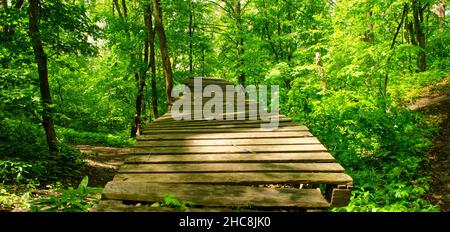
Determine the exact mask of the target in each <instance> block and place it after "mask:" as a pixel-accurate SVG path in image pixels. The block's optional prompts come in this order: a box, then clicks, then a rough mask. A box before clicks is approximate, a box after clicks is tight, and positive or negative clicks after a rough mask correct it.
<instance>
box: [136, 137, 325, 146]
mask: <svg viewBox="0 0 450 232" xmlns="http://www.w3.org/2000/svg"><path fill="white" fill-rule="evenodd" d="M282 144H286V145H288V144H320V142H319V140H318V139H317V138H315V137H307V138H270V139H254V138H253V139H220V140H212V139H204V140H198V139H192V140H188V139H180V140H162V141H137V143H135V144H134V147H180V146H236V145H282Z"/></svg>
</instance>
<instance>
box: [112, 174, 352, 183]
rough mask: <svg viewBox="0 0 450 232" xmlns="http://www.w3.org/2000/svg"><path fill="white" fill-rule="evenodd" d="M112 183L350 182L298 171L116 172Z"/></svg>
mask: <svg viewBox="0 0 450 232" xmlns="http://www.w3.org/2000/svg"><path fill="white" fill-rule="evenodd" d="M113 180H114V181H128V182H152V183H174V184H175V183H179V184H181V183H183V184H224V185H258V184H349V183H351V182H352V178H351V177H350V176H348V175H347V174H344V173H302V172H264V173H260V172H234V173H132V174H125V173H119V174H117V175H116V176H115V177H114V179H113Z"/></svg>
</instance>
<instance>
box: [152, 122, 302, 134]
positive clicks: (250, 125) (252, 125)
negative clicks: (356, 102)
mask: <svg viewBox="0 0 450 232" xmlns="http://www.w3.org/2000/svg"><path fill="white" fill-rule="evenodd" d="M262 124H266V125H269V124H270V122H264V123H259V124H258V123H242V124H237V123H234V124H217V125H214V124H212V125H189V124H187V125H183V124H174V125H159V126H150V127H148V128H147V129H145V130H144V132H145V131H156V130H179V129H183V130H185V129H228V128H261V125H262ZM296 126H298V128H302V129H304V128H303V127H301V126H299V125H298V124H297V123H293V122H280V123H279V124H278V127H280V128H284V127H296Z"/></svg>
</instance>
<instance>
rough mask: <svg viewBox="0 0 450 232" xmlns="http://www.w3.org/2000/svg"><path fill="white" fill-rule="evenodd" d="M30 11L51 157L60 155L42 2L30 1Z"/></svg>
mask: <svg viewBox="0 0 450 232" xmlns="http://www.w3.org/2000/svg"><path fill="white" fill-rule="evenodd" d="M29 2H30V6H29V9H28V17H29V35H30V38H31V44H32V46H33V51H34V56H35V59H36V63H37V66H38V73H39V87H40V92H41V100H42V106H43V112H42V125H43V127H44V130H45V134H46V137H47V145H48V150H49V153H50V155H51V156H53V157H55V156H57V155H58V144H57V140H56V132H55V128H54V125H53V118H52V106H51V105H52V96H51V93H50V85H49V82H48V69H47V54H45V51H44V47H43V45H42V40H41V37H40V34H39V17H40V1H39V0H30V1H29Z"/></svg>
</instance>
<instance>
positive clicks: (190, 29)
mask: <svg viewBox="0 0 450 232" xmlns="http://www.w3.org/2000/svg"><path fill="white" fill-rule="evenodd" d="M192 4H193V3H192V0H190V1H189V72H190V73H191V75H192V73H193V71H194V65H193V51H192V50H193V46H192V36H193V31H194V30H193V15H192V14H193V13H194V12H193V11H194V10H193V6H192Z"/></svg>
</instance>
